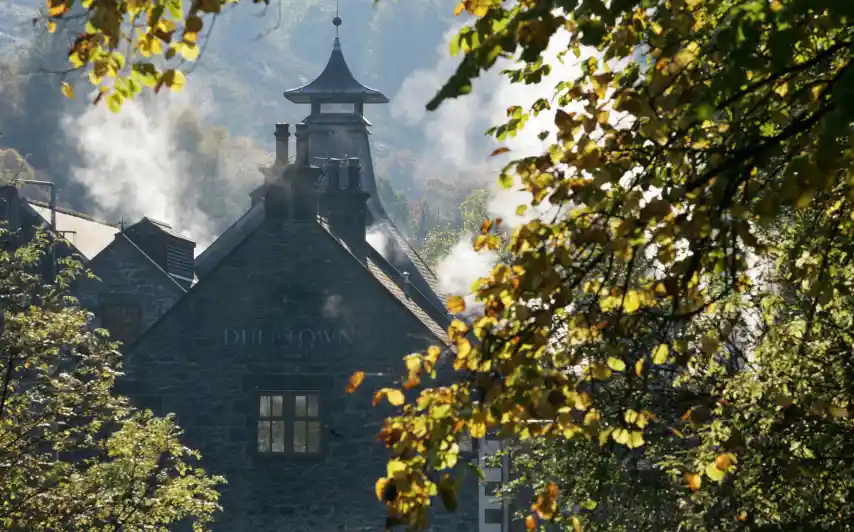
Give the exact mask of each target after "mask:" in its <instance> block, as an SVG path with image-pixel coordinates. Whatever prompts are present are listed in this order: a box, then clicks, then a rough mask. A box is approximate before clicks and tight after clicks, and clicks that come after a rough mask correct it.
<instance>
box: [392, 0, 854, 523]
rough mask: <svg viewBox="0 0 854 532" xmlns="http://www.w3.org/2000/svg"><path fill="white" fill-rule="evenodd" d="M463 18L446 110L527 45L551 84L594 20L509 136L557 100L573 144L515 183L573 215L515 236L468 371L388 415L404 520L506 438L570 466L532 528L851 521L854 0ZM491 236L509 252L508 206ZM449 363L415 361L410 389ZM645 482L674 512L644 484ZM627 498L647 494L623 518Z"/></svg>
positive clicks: (529, 167)
mask: <svg viewBox="0 0 854 532" xmlns="http://www.w3.org/2000/svg"><path fill="white" fill-rule="evenodd" d="M463 10H468V11H470V12H471V13H473V14H474V15H475V19H474V22H472V23H471V24H470V25H469V26H467V27H466V28H464V29H463V30H462V31H461V32H460V34H459V36H458V38H457V39H456V40H455V42H454V43H453V44H452V52H460V53H462V54H463V58H462V61H461V63H460V65H459V68H458V69H457V71H456V73H455V74H454V75H453V76H452V77H451V78H450V79H449V80H448V82H447V84H446V85H445V86H444V87H443V88H442V89H441V90H440V91H439V93H438V94H437V96H436V97H435V99H434V100H432V101H431V102H430V103H429V105H428V108H431V109H435V108H436V107H437V106H438V105H440V104H441V103H442V102H443V101H444V100H446V99H448V98H456V97H465V95H466V94H468V93H470V92H471V90H472V80H473V79H474V78H475V77H477V76H478V75H479V74H480V73H481V72H482V71H484V70H486V69H488V68H490V67H493V66H495V65H496V64H497V61H498V60H499V59H500V58H502V57H512V58H517V59H518V60H519V61H518V63H516V66H515V67H514V68H510V69H507V70H505V71H504V73H505V74H506V75H507V76H508V77H509V78H510V79H511V80H512V81H514V82H518V83H529V84H530V83H539V82H540V80H541V79H543V77H544V76H545V75H546V74H548V73H549V72H550V71H551V67H550V65H548V64H544V63H543V62H542V59H541V57H542V53H543V51H544V50H545V49H546V47H547V46H548V45H549V42H550V41H551V39H552V37H553V36H554V35H555V34H556V33H558V32H562V31H566V32H568V34H569V43H570V44H569V46H568V47H567V50H565V51H564V53H563V54H562V58H563V59H564V60H566V61H578V62H579V63H580V67H581V68H580V70H579V73H578V75H577V76H576V77H574V78H572V79H565V80H562V81H561V83H559V84H558V85H557V87H555V95H554V97H553V98H551V99H541V100H537V101H535V102H520V106H518V107H511V108H510V109H508V120H507V121H506V122H505V123H503V124H500V125H498V126H496V128H495V129H494V130H493V131H492V133H493V134H495V135H496V136H497V137H498V138H499V140H500V139H502V138H504V137H505V136H506V135H508V134H512V133H513V132H515V131H517V130H518V129H519V128H520V127H521V126H522V125H524V123H525V120H526V119H527V117H528V116H529V115H537V114H539V113H542V112H547V111H548V112H553V113H554V116H555V121H554V128H553V129H552V131H551V132H550V135H549V136H548V137H547V138H548V139H549V141H550V145H549V147H548V149H547V150H545V151H544V153H542V155H540V156H536V157H530V158H525V159H522V160H518V161H515V162H514V163H512V164H511V165H509V166H508V167H507V168H506V170H505V171H504V172H503V173H502V175H501V182H502V183H503V184H505V185H506V186H514V183H515V184H517V186H521V187H522V188H524V189H525V190H527V191H529V192H530V193H531V194H532V196H533V203H534V204H535V205H543V204H551V205H553V206H556V207H560V213H561V214H560V215H559V216H555V217H553V218H544V217H542V218H539V219H536V220H533V221H531V222H529V223H527V224H524V225H522V226H521V227H519V228H518V229H516V230H515V232H514V234H513V237H512V239H511V240H510V242H509V243H508V244H506V247H503V249H502V251H503V252H505V253H506V256H507V259H506V260H505V261H503V262H502V263H500V264H499V265H497V266H496V267H495V269H494V270H493V272H492V274H491V276H490V277H488V278H485V279H482V280H481V281H480V282H479V283H478V286H477V289H476V294H477V297H478V299H479V302H480V303H481V304H482V305H483V310H482V311H476V312H473V313H471V314H470V315H469V316H468V317H467V318H466V319H463V318H461V319H458V320H456V321H454V323H453V324H452V326H451V327H450V330H449V334H450V336H451V338H452V340H453V341H454V343H455V344H456V349H455V350H454V353H453V354H448V355H447V356H450V357H452V358H453V361H454V362H453V363H454V367H455V368H456V369H457V370H458V372H459V374H458V375H459V378H458V379H457V381H456V382H454V383H453V384H452V385H444V386H439V385H437V386H435V387H430V388H427V389H425V390H421V391H419V392H418V393H417V397H412V398H409V399H410V400H409V401H407V402H405V403H404V404H403V405H402V406H401V411H400V413H399V414H398V415H397V416H395V417H392V418H390V419H388V420H387V421H386V423H385V426H384V428H383V430H382V433H381V435H380V437H381V439H382V441H383V442H384V443H385V444H386V445H387V446H389V447H390V448H391V450H392V453H393V458H392V459H391V460H390V462H389V465H388V472H387V475H386V476H385V477H384V478H382V479H380V481H379V483H378V494H379V496H380V498H381V499H383V500H384V501H385V502H386V504H387V505H388V508H389V513H390V519H391V520H392V521H395V522H402V523H405V524H408V525H410V526H413V527H415V528H420V527H423V526H424V524H425V522H426V520H427V509H428V507H429V505H430V502H431V500H432V498H433V497H434V496H437V495H441V498H442V499H443V500H452V499H453V496H454V489H455V483H454V480H453V471H452V469H453V466H454V465H455V464H456V463H457V461H458V447H457V445H456V444H455V442H456V441H457V440H458V438H459V437H460V436H461V435H462V434H463V433H465V432H468V433H469V434H471V435H472V436H474V437H481V436H483V435H485V434H486V433H487V431H496V432H498V433H500V434H501V435H502V436H504V437H506V438H508V439H513V440H515V441H518V442H520V445H522V446H523V448H527V449H528V451H527V452H528V454H527V455H526V454H524V452H523V454H522V456H523V459H520V462H523V461H524V459H525V458H524V457H526V456H527V457H528V458H527V459H528V460H529V461H530V457H532V456H537V455H536V453H540V455H539V456H540V457H541V458H542V457H547V458H548V459H549V460H552V462H549V463H552V464H555V465H556V467H552V468H547V467H545V466H543V465H542V463H543V461H542V460H541V461H540V465H537V464H533V465H530V464H529V472H530V471H536V472H537V474H538V479H537V480H538V483H539V485H538V494H537V496H536V497H535V500H534V502H533V505H532V507H531V512H530V515H529V516H528V517H527V519H526V524H527V526H528V528H530V529H534V528H537V527H538V526H539V525H540V524H542V523H544V522H556V523H558V524H560V525H562V526H564V527H566V528H568V529H571V530H578V529H580V528H582V527H588V528H592V529H603V530H604V529H618V530H635V529H638V527H641V528H643V527H644V526H647V527H648V526H652V525H653V524H654V525H655V526H662V527H664V528H665V529H675V528H676V527H680V528H681V529H684V530H716V531H726V530H741V529H774V530H781V529H788V530H793V529H811V530H816V529H835V530H845V529H848V528H846V527H851V525H850V523H852V522H854V505H852V503H851V501H852V497H851V495H852V489H854V481H852V479H851V476H850V473H849V471H850V463H851V461H852V460H854V454H852V451H854V424H852V421H851V416H850V409H851V408H852V405H851V399H852V393H854V365H852V358H851V356H850V354H851V352H852V337H851V334H850V332H849V331H850V328H851V325H852V319H854V316H852V313H851V310H850V309H851V281H850V279H851V274H852V270H851V268H852V266H851V261H850V258H851V243H852V236H854V204H852V200H854V186H852V185H854V175H852V173H851V168H852V162H854V151H852V149H853V148H854V136H852V129H851V126H852V121H854V113H852V110H854V108H852V105H854V104H852V99H851V97H850V95H851V94H852V93H853V92H852V91H854V69H852V66H854V65H852V45H854V40H852V39H854V25H852V17H854V4H852V3H850V2H835V1H831V0H819V1H814V0H810V1H804V0H771V1H768V0H737V1H736V0H668V1H652V0H612V1H610V2H603V1H602V0H584V1H578V0H561V1H558V0H523V1H520V2H514V3H509V2H501V1H499V0H467V1H464V2H462V3H461V4H460V6H459V8H458V12H462V11H463ZM523 104H524V105H526V107H527V109H523V108H522V107H521V105H523ZM475 245H476V247H481V248H492V249H497V248H499V247H501V246H503V244H502V243H501V240H500V239H499V238H498V237H497V235H496V234H495V233H494V231H493V230H492V227H491V226H490V225H489V224H486V225H485V226H484V231H483V234H482V235H481V237H480V238H479V239H478V240H477V241H476V243H475ZM449 308H450V309H451V310H452V311H453V312H461V311H463V310H464V305H463V303H462V299H461V298H452V300H451V302H450V304H449ZM441 356H443V355H442V353H441V351H440V350H439V349H438V348H433V349H431V350H429V351H428V352H426V353H423V354H421V355H417V357H413V356H410V357H407V364H406V366H407V372H408V378H407V379H406V382H407V386H408V387H411V388H414V387H415V386H416V385H417V384H419V381H420V380H421V379H422V378H424V377H426V376H428V375H430V374H432V373H433V370H434V368H435V365H436V363H437V360H438V359H439V358H440V357H441ZM413 393H414V391H413ZM595 464H602V465H603V466H602V467H603V469H600V470H594V469H595V468H594V465H595ZM630 464H634V465H631V466H630ZM620 475H628V476H627V477H625V476H624V477H621V476H620ZM644 476H645V477H647V478H646V480H645V481H644V483H645V485H648V486H654V488H650V489H654V490H657V493H658V494H661V495H662V499H661V502H660V504H658V505H656V508H658V512H656V513H655V514H654V515H660V516H662V517H661V519H662V521H660V522H657V523H651V522H650V521H646V519H648V518H649V517H650V516H651V515H653V514H652V512H646V513H643V512H642V511H641V510H640V509H641V508H648V507H649V505H650V504H652V503H653V502H654V501H650V500H649V499H647V500H646V501H645V502H644V501H641V494H640V493H638V490H637V489H635V490H634V491H632V489H631V488H632V485H633V484H632V483H633V482H637V479H638V478H641V477H644ZM626 497H629V499H628V500H632V501H634V502H635V503H637V502H639V501H640V502H643V504H642V505H641V504H639V505H638V511H626V510H625V508H623V509H621V510H620V511H615V506H616V505H618V504H621V503H620V501H621V500H627V499H626ZM663 510H666V512H665V513H666V515H665V513H662V511H663ZM642 513H643V515H641V514H642Z"/></svg>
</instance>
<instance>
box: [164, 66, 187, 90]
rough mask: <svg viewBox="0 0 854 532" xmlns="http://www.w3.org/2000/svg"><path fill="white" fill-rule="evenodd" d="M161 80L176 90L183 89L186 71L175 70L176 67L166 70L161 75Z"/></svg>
mask: <svg viewBox="0 0 854 532" xmlns="http://www.w3.org/2000/svg"><path fill="white" fill-rule="evenodd" d="M160 81H161V83H163V84H164V85H166V86H167V87H169V88H170V89H172V90H173V91H175V92H177V91H180V90H181V89H183V88H184V85H185V84H186V79H185V78H184V73H183V72H181V71H180V70H175V69H174V68H172V69H169V70H167V71H166V72H164V73H163V75H162V76H161V77H160Z"/></svg>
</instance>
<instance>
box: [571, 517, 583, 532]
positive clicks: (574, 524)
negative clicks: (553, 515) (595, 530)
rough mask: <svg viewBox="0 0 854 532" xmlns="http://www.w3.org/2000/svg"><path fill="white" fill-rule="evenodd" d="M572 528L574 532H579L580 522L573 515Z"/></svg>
mask: <svg viewBox="0 0 854 532" xmlns="http://www.w3.org/2000/svg"><path fill="white" fill-rule="evenodd" d="M572 528H573V530H574V531H575V532H581V520H580V519H579V518H577V517H575V516H574V515H573V516H572Z"/></svg>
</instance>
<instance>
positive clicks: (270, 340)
mask: <svg viewBox="0 0 854 532" xmlns="http://www.w3.org/2000/svg"><path fill="white" fill-rule="evenodd" d="M353 336H354V333H353V331H347V330H344V329H283V328H280V327H269V328H248V327H244V328H240V329H232V328H225V329H223V334H222V340H223V343H224V344H225V345H226V346H253V347H317V346H324V345H329V346H344V345H355V343H354V341H353Z"/></svg>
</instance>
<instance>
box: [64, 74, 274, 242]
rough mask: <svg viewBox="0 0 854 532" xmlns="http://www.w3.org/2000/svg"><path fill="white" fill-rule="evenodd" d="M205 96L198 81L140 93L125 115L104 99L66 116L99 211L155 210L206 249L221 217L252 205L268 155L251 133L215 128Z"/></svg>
mask: <svg viewBox="0 0 854 532" xmlns="http://www.w3.org/2000/svg"><path fill="white" fill-rule="evenodd" d="M202 96H204V94H203V93H200V91H199V88H198V87H195V88H193V89H192V90H185V92H182V93H178V94H160V95H157V96H154V97H145V96H143V97H139V99H137V100H134V101H128V102H125V104H124V105H123V107H122V110H121V112H120V113H118V114H115V113H112V112H110V111H109V110H108V109H107V108H106V106H105V105H103V104H100V105H96V106H91V107H89V108H88V110H87V111H86V112H84V113H82V114H79V115H67V116H65V117H63V120H62V128H63V132H64V133H65V135H66V137H67V138H68V140H69V144H71V145H72V146H73V147H74V148H76V150H77V151H78V153H79V155H80V160H81V161H82V164H81V165H80V166H79V167H77V168H74V169H73V170H72V175H71V178H72V179H73V180H74V181H75V182H77V183H79V184H81V185H82V186H83V187H84V188H85V189H86V191H87V192H88V194H89V196H90V199H91V200H92V202H93V203H94V206H95V210H96V212H95V213H93V214H96V215H98V216H103V217H107V218H111V219H117V218H118V217H119V216H120V217H122V218H123V219H124V220H125V223H135V222H136V221H138V220H139V219H140V218H141V217H142V216H149V217H151V218H154V219H156V220H159V221H162V222H166V223H168V224H170V225H171V226H172V227H173V229H175V230H176V231H178V232H181V233H183V234H185V235H187V236H189V237H190V238H192V239H193V240H195V241H196V243H197V247H196V250H197V252H201V251H202V250H203V249H204V248H205V247H206V246H207V245H209V244H210V243H211V242H212V241H213V240H214V239H215V238H216V237H217V236H218V232H219V230H221V229H222V228H221V227H218V224H217V223H215V222H214V219H215V218H216V219H217V221H218V222H220V224H221V223H222V221H223V220H221V219H224V221H225V222H226V223H231V221H233V220H234V219H235V218H236V217H237V216H239V215H240V214H241V213H242V211H243V210H245V208H246V203H247V202H248V199H247V196H246V193H248V191H249V190H251V189H252V188H253V187H254V186H257V184H258V183H260V179H261V176H260V173H259V172H258V166H259V165H260V163H261V162H262V161H263V159H264V158H265V155H266V154H263V153H262V152H260V150H258V149H257V148H255V147H254V146H253V145H252V144H251V142H249V141H248V140H247V139H230V138H229V137H228V135H227V134H226V133H224V132H222V131H218V132H216V133H214V134H212V133H211V131H210V129H209V127H208V126H207V125H206V123H207V122H208V121H209V120H207V119H209V118H210V116H211V113H210V108H209V107H208V108H206V107H204V105H203V104H200V103H199V102H200V101H201V102H204V101H205V100H208V101H209V99H207V98H203V97H202ZM212 210H214V211H216V212H211V211H212Z"/></svg>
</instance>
